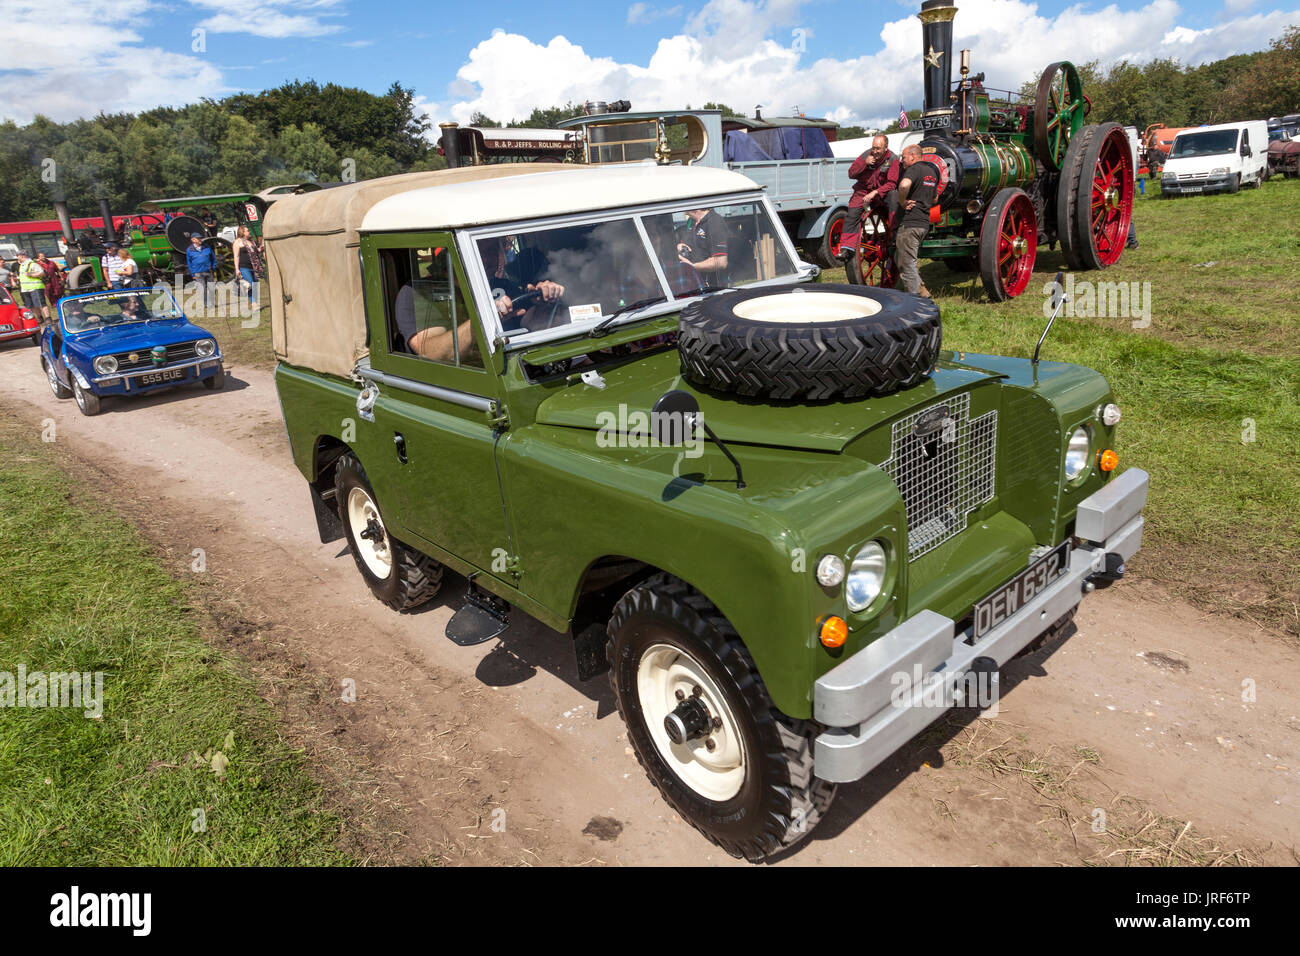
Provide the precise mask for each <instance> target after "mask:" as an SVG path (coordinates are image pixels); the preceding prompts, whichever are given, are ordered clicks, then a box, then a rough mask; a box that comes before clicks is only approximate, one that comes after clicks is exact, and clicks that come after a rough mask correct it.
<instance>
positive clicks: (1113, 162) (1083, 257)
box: [1069, 123, 1133, 269]
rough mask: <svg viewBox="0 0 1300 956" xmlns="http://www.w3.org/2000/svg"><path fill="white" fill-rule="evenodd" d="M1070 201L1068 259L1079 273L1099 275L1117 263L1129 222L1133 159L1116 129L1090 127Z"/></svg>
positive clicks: (1121, 132) (1121, 130) (1109, 125)
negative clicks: (1070, 247)
mask: <svg viewBox="0 0 1300 956" xmlns="http://www.w3.org/2000/svg"><path fill="white" fill-rule="evenodd" d="M1079 164H1080V169H1079V176H1078V187H1077V188H1078V192H1077V193H1076V194H1075V197H1074V221H1073V222H1072V223H1070V224H1069V226H1070V227H1071V231H1072V233H1073V236H1072V238H1073V240H1074V242H1073V247H1074V254H1075V255H1076V256H1077V257H1078V259H1079V264H1080V266H1081V267H1082V268H1084V269H1104V268H1106V267H1107V266H1111V265H1114V264H1115V263H1116V262H1118V261H1119V257H1120V255H1121V254H1122V253H1123V252H1124V243H1125V241H1127V239H1128V227H1129V222H1130V221H1131V220H1132V218H1133V154H1132V153H1131V152H1129V145H1128V136H1127V135H1126V134H1125V133H1124V127H1122V126H1120V125H1119V123H1103V124H1102V125H1100V126H1098V127H1096V132H1095V133H1094V134H1093V136H1092V138H1091V140H1090V141H1089V142H1088V144H1087V146H1086V147H1085V148H1084V149H1083V150H1082V152H1081V153H1080V154H1079Z"/></svg>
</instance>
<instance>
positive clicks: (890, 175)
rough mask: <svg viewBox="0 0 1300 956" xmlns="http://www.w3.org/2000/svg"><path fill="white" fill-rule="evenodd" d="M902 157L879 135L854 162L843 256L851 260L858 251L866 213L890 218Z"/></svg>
mask: <svg viewBox="0 0 1300 956" xmlns="http://www.w3.org/2000/svg"><path fill="white" fill-rule="evenodd" d="M898 175H899V163H898V157H897V156H895V155H894V154H893V153H891V152H890V151H889V140H888V139H886V138H885V137H884V136H877V137H876V138H875V139H873V140H872V141H871V148H870V149H869V150H867V151H866V152H865V153H863V154H862V155H861V156H859V157H858V158H857V159H855V160H854V161H853V165H851V166H850V167H849V179H852V180H854V183H855V185H854V187H853V196H852V197H851V198H850V199H849V213H848V215H847V216H846V217H845V219H844V233H843V237H842V238H841V239H840V258H841V259H843V260H844V261H846V262H847V261H848V260H849V259H852V258H853V255H854V254H855V253H856V252H857V251H858V242H859V241H860V240H861V238H862V219H863V217H864V216H865V215H866V212H875V213H877V214H878V215H879V216H880V217H881V218H883V219H888V218H889V199H890V198H891V197H890V194H891V193H893V192H894V190H895V189H897V188H898Z"/></svg>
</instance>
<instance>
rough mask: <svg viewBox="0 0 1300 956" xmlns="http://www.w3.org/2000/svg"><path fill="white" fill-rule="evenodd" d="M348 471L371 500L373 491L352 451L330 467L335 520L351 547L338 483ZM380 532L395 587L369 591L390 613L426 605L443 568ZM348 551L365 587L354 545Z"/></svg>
mask: <svg viewBox="0 0 1300 956" xmlns="http://www.w3.org/2000/svg"><path fill="white" fill-rule="evenodd" d="M348 468H351V469H353V470H355V471H356V473H357V474H358V475H359V476H360V477H361V480H362V482H364V484H365V487H366V490H367V491H368V492H369V493H370V496H371V498H374V495H375V492H374V489H373V488H372V487H371V486H370V479H369V478H368V477H367V476H366V470H365V468H363V467H362V465H361V461H360V459H358V458H357V456H356V455H354V454H353V453H352V452H344V454H343V455H341V456H340V457H339V459H338V461H337V462H336V463H335V465H334V492H335V499H336V501H337V503H338V509H339V520H340V521H342V522H343V528H344V533H345V534H346V535H347V536H348V544H349V545H352V540H351V529H350V528H349V527H348V519H347V515H346V513H345V512H344V509H345V507H346V506H345V500H346V496H345V494H344V490H345V489H344V488H343V480H342V475H343V472H344V471H345V470H346V469H348ZM384 533H385V534H387V535H388V544H389V548H390V549H391V550H392V552H393V573H394V574H395V575H396V581H395V585H394V586H393V587H392V588H391V589H389V590H390V593H388V594H384V593H381V591H380V590H379V589H378V588H376V587H375V586H374V585H373V584H372V585H371V588H370V589H371V591H372V592H374V595H375V597H377V598H379V600H381V601H383V602H384V603H385V604H387V605H388V606H389V607H391V608H392V609H393V610H394V611H399V612H405V611H411V610H414V609H415V608H417V607H420V606H421V605H424V604H427V603H429V601H431V600H432V599H433V598H434V597H435V596H436V595H437V593H438V591H439V590H440V589H441V588H442V575H443V571H444V568H443V565H441V564H440V563H439V562H437V561H435V560H434V559H433V558H431V557H429V556H428V555H427V554H422V553H420V552H419V551H416V550H415V549H414V548H411V547H408V546H407V545H405V544H403V543H402V542H400V541H398V540H397V539H396V538H394V537H393V535H392V533H391V532H390V531H389V530H388V528H387V525H385V527H384ZM351 550H352V558H353V561H355V562H356V565H357V569H358V570H359V571H361V576H362V577H363V578H364V579H365V580H366V582H367V583H368V584H369V583H370V577H369V575H368V572H367V571H366V569H365V568H364V567H363V566H362V561H361V558H360V556H359V555H358V554H357V552H356V547H355V545H353V546H352V549H351Z"/></svg>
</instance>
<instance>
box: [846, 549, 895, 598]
mask: <svg viewBox="0 0 1300 956" xmlns="http://www.w3.org/2000/svg"><path fill="white" fill-rule="evenodd" d="M887 563H888V562H887V560H886V558H885V549H884V548H883V547H881V545H880V542H878V541H868V542H867V543H866V544H865V545H864V546H863V547H862V550H861V551H859V552H858V553H857V554H856V555H854V557H853V564H852V565H851V566H850V567H849V576H848V584H847V585H845V588H844V596H845V599H846V600H847V601H848V603H849V610H850V611H862V610H865V609H866V608H867V606H868V605H870V604H871V602H872V601H874V600H875V599H876V598H878V597H879V596H880V592H881V590H883V589H884V587H885V566H886V564H887Z"/></svg>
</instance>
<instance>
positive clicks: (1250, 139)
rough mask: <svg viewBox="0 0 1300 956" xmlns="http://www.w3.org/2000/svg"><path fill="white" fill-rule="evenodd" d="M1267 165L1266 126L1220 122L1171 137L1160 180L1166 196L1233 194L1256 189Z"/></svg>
mask: <svg viewBox="0 0 1300 956" xmlns="http://www.w3.org/2000/svg"><path fill="white" fill-rule="evenodd" d="M1267 166H1268V123H1267V122H1266V121H1265V120H1250V121H1249V122H1245V123H1220V124H1219V125H1218V126H1197V127H1195V128H1194V129H1188V130H1184V131H1183V132H1181V133H1179V134H1178V135H1177V136H1176V137H1174V144H1173V146H1172V147H1171V148H1170V150H1169V159H1168V161H1167V162H1166V163H1165V167H1164V171H1163V173H1162V178H1161V181H1160V191H1161V192H1162V193H1163V194H1164V195H1166V196H1181V195H1186V194H1189V193H1212V192H1229V193H1235V192H1236V191H1237V190H1238V189H1239V188H1241V187H1242V186H1258V185H1259V184H1260V183H1262V182H1263V181H1264V176H1265V169H1266V167H1267Z"/></svg>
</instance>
